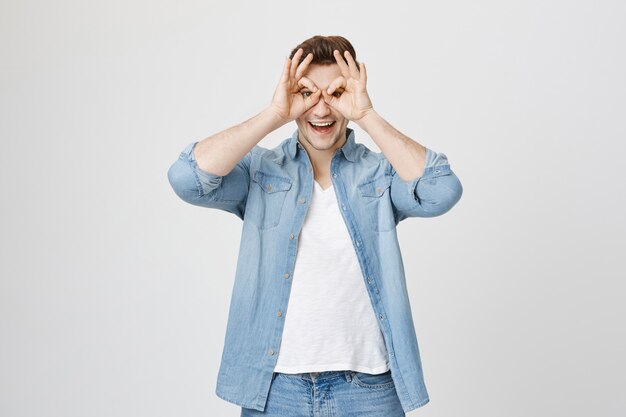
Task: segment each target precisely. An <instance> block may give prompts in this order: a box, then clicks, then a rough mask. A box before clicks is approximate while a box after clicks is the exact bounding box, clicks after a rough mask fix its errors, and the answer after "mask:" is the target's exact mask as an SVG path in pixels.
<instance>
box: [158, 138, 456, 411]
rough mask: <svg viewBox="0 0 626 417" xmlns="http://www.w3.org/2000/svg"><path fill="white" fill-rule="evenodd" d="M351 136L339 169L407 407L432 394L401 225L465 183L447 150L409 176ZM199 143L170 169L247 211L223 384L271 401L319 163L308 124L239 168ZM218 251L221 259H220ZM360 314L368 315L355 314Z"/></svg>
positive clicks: (210, 199)
mask: <svg viewBox="0 0 626 417" xmlns="http://www.w3.org/2000/svg"><path fill="white" fill-rule="evenodd" d="M346 134H347V141H346V143H345V144H344V145H343V146H342V147H341V148H340V149H337V150H336V151H335V154H334V155H333V158H332V161H331V164H330V174H331V175H330V177H331V181H332V184H333V189H334V192H335V193H336V196H337V201H338V204H339V205H340V211H341V213H342V216H343V220H344V222H345V224H346V227H347V229H348V231H349V234H350V237H351V239H352V243H353V246H354V250H355V252H356V255H357V257H358V260H359V264H360V267H361V271H362V274H363V279H364V283H365V286H366V288H367V292H368V295H369V298H370V301H371V303H372V307H373V309H374V313H375V314H376V317H377V320H378V323H379V325H380V329H381V332H382V334H383V337H384V341H385V346H386V348H387V353H388V355H389V363H390V369H391V375H392V378H393V380H394V383H395V388H396V391H397V394H398V397H399V399H400V402H401V403H402V407H403V409H404V411H405V412H409V411H411V410H413V409H415V408H417V407H420V406H422V405H424V404H426V403H427V402H428V401H429V397H428V392H427V390H426V386H425V384H424V376H423V372H422V363H421V359H420V353H419V349H418V344H417V338H416V335H415V328H414V324H413V318H412V316H411V307H410V304H409V295H408V293H407V287H406V281H405V274H404V267H403V263H402V257H401V254H400V247H399V245H398V239H397V234H396V226H397V225H398V223H399V222H400V221H402V220H403V219H406V218H408V217H415V216H419V217H434V216H439V215H442V214H444V213H446V212H447V211H448V210H450V209H451V208H452V206H454V205H455V204H456V203H457V202H458V201H459V199H460V198H461V194H462V192H463V189H462V186H461V183H460V181H459V179H458V178H457V176H456V175H455V174H454V173H453V172H452V170H451V169H450V164H449V163H448V160H447V157H446V155H445V154H443V153H436V152H434V151H432V150H430V149H428V148H427V156H426V159H427V160H426V166H425V168H424V171H423V174H422V175H421V176H420V177H418V178H415V179H413V180H409V181H405V180H403V179H402V178H400V177H399V176H398V175H397V174H396V171H395V170H394V168H393V167H392V165H391V164H390V163H389V161H388V160H387V159H386V157H385V156H384V155H383V154H382V153H379V152H373V151H371V150H370V149H369V148H367V147H366V146H365V145H363V144H361V143H356V142H355V140H354V131H353V130H352V129H350V128H348V129H347V132H346ZM196 143H197V142H193V143H190V144H189V145H187V146H186V147H185V149H184V150H183V151H182V152H181V154H180V157H179V158H178V159H177V160H176V161H175V162H174V163H173V164H172V165H171V167H170V168H169V170H168V173H167V175H168V180H169V182H170V184H171V186H172V188H173V189H174V192H175V193H176V194H177V195H178V196H179V197H180V198H181V199H182V200H184V201H185V202H187V203H190V204H194V205H197V206H201V207H207V208H214V209H220V210H225V211H227V212H230V213H233V214H234V215H236V216H237V217H239V218H240V219H242V220H243V230H242V235H241V236H242V238H241V244H240V250H239V257H238V260H237V268H236V273H235V279H234V285H233V290H232V295H231V302H230V309H229V314H228V323H227V328H226V336H225V340H224V348H223V351H222V358H221V364H220V369H219V372H218V377H217V385H216V390H215V393H216V395H217V396H218V397H220V398H222V399H223V400H226V401H228V402H231V403H233V404H237V405H240V406H242V407H245V408H252V409H255V410H259V411H263V410H264V408H265V403H266V401H267V397H268V393H269V390H270V385H271V383H272V377H273V373H274V366H275V365H276V360H277V358H278V353H279V351H280V342H281V337H282V332H283V327H284V322H285V317H286V314H289V312H288V311H287V305H288V301H289V293H290V289H291V283H292V281H293V280H294V279H298V277H294V276H293V274H292V273H293V270H294V264H295V261H296V253H297V251H298V236H299V234H300V231H301V230H302V225H303V222H304V218H305V216H306V213H307V209H308V208H309V202H310V199H311V193H312V191H313V186H314V184H313V181H314V179H313V168H312V165H311V160H310V159H309V156H308V154H307V152H306V149H305V148H304V147H303V146H302V145H301V144H300V143H299V142H298V130H296V131H295V132H294V133H293V135H292V137H291V138H288V139H285V140H284V141H282V142H281V143H280V144H279V145H278V146H276V147H275V148H273V149H266V148H264V147H261V146H259V145H256V146H254V147H253V148H252V149H251V150H250V151H249V152H248V153H247V154H246V155H245V156H244V157H243V158H242V159H241V161H239V162H238V163H237V165H236V166H235V167H234V168H233V169H232V171H231V172H230V173H228V174H227V175H224V176H220V175H214V174H211V173H208V172H206V171H203V170H202V169H200V168H199V167H198V165H197V163H196V161H195V159H194V154H193V149H194V146H195V144H196ZM216 261H218V259H216ZM355 319H358V318H355Z"/></svg>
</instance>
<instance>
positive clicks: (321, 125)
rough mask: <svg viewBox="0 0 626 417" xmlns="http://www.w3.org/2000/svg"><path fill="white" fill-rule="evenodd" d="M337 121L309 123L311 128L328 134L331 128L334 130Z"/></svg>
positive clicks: (321, 133)
mask: <svg viewBox="0 0 626 417" xmlns="http://www.w3.org/2000/svg"><path fill="white" fill-rule="evenodd" d="M335 123H336V122H335V121H332V122H314V123H313V122H309V125H310V126H311V128H312V129H313V130H314V131H315V132H317V133H319V134H320V135H323V134H326V133H328V132H330V131H331V130H333V127H334V126H335Z"/></svg>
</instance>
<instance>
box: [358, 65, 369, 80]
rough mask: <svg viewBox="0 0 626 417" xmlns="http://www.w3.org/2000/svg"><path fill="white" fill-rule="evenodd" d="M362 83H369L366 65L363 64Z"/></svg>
mask: <svg viewBox="0 0 626 417" xmlns="http://www.w3.org/2000/svg"><path fill="white" fill-rule="evenodd" d="M359 81H361V83H363V84H366V83H367V70H366V69H365V63H363V62H361V78H360V79H359Z"/></svg>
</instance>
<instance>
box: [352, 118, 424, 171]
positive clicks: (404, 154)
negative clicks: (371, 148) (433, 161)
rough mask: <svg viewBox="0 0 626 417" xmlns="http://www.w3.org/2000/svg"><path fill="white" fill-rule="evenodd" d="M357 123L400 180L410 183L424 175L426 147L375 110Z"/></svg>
mask: <svg viewBox="0 0 626 417" xmlns="http://www.w3.org/2000/svg"><path fill="white" fill-rule="evenodd" d="M356 123H357V124H358V125H359V127H361V128H362V129H363V130H365V131H366V132H367V134H368V135H369V136H370V137H371V138H372V140H374V142H375V143H376V145H378V147H379V148H380V150H381V152H382V153H383V154H384V155H385V157H386V158H387V160H388V161H389V163H390V164H391V166H392V167H393V169H395V170H396V172H397V174H398V175H399V176H400V178H402V179H403V180H406V181H410V180H414V179H416V178H418V177H420V176H421V175H422V173H423V172H424V166H425V165H426V148H425V147H424V146H422V145H420V144H419V143H417V142H416V141H414V140H413V139H411V138H409V137H408V136H405V135H403V134H402V133H400V132H399V131H398V130H396V129H395V128H394V127H393V126H391V125H390V124H389V123H388V122H387V121H386V120H385V119H383V118H382V117H381V116H380V115H379V114H378V113H376V111H375V110H372V111H370V112H369V113H367V115H365V116H363V117H362V118H361V119H360V120H358V121H356Z"/></svg>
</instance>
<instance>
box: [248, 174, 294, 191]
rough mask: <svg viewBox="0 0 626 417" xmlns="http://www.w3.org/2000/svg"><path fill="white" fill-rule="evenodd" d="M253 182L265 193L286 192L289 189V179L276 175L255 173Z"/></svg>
mask: <svg viewBox="0 0 626 417" xmlns="http://www.w3.org/2000/svg"><path fill="white" fill-rule="evenodd" d="M253 179H254V181H255V182H256V183H257V184H259V185H260V186H261V188H262V189H263V191H265V192H266V193H275V192H277V191H287V190H289V189H290V188H291V179H289V178H286V177H280V176H277V175H272V174H267V173H265V172H263V171H256V172H255V173H254V177H253Z"/></svg>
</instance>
